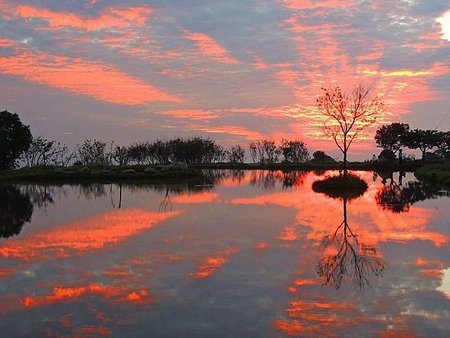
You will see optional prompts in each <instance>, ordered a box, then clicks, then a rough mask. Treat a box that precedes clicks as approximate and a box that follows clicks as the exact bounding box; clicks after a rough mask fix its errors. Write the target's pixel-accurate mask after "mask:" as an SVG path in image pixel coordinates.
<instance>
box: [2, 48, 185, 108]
mask: <svg viewBox="0 0 450 338" xmlns="http://www.w3.org/2000/svg"><path fill="white" fill-rule="evenodd" d="M0 73H3V74H9V75H15V76H19V77H22V78H24V79H25V80H27V81H31V82H36V83H39V84H44V85H47V86H49V87H54V88H58V89H62V90H65V91H68V92H71V93H76V94H80V95H84V96H88V97H92V98H94V99H97V100H100V101H106V102H112V103H117V104H126V105H135V104H145V103H149V102H158V101H168V102H181V99H180V98H177V97H176V96H172V95H170V94H168V93H166V92H164V91H162V90H160V89H158V88H156V87H154V86H153V85H151V84H148V83H146V82H144V81H143V80H140V79H138V78H135V77H132V76H130V75H128V74H126V73H124V72H122V71H120V70H119V69H117V67H115V66H114V65H112V64H107V63H103V62H93V61H87V60H83V59H80V58H69V57H64V56H53V55H46V54H43V53H32V52H27V51H25V52H22V53H21V54H19V55H16V56H9V57H0Z"/></svg>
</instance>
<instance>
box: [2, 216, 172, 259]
mask: <svg viewBox="0 0 450 338" xmlns="http://www.w3.org/2000/svg"><path fill="white" fill-rule="evenodd" d="M178 214H179V212H175V211H174V212H167V213H155V212H149V211H145V210H140V209H128V210H117V211H113V212H109V213H105V214H101V215H98V216H96V217H92V218H88V219H84V220H79V221H75V222H72V223H69V224H65V225H61V226H58V227H57V228H54V229H51V230H48V231H45V232H37V233H33V234H31V235H29V236H24V237H21V238H20V239H17V240H12V241H8V242H6V243H5V244H4V245H3V246H2V247H1V248H0V257H5V258H18V259H22V260H33V259H48V258H54V257H68V256H70V255H78V254H83V253H85V252H87V251H91V250H102V249H107V248H110V247H111V246H112V245H114V244H117V243H119V242H122V241H125V240H127V239H128V238H130V237H132V236H134V235H137V234H139V233H141V232H142V231H145V230H148V229H151V228H152V227H153V226H155V225H156V224H158V223H161V222H163V221H166V220H168V219H170V218H172V217H175V216H177V215H178Z"/></svg>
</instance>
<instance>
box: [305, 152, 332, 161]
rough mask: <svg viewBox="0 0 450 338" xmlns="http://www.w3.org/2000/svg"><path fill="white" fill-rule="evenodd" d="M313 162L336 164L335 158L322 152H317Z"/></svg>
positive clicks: (314, 154)
mask: <svg viewBox="0 0 450 338" xmlns="http://www.w3.org/2000/svg"><path fill="white" fill-rule="evenodd" d="M311 162H336V161H335V160H334V158H332V157H331V156H329V155H327V154H325V152H323V151H322V150H318V151H315V152H314V153H313V158H312V159H311Z"/></svg>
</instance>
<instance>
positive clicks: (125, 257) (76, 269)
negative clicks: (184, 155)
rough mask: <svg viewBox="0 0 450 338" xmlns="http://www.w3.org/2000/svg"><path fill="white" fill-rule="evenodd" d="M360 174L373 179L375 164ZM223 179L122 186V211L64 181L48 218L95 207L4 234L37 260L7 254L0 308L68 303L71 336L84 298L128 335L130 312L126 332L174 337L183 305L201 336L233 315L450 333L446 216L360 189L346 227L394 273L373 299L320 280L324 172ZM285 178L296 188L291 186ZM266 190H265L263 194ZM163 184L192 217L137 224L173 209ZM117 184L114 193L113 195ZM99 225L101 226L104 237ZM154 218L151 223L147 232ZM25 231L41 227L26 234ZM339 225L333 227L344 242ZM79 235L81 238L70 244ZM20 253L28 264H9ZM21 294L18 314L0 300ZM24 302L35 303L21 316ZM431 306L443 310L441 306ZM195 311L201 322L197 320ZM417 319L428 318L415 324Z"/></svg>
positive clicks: (317, 329) (328, 204) (277, 322)
mask: <svg viewBox="0 0 450 338" xmlns="http://www.w3.org/2000/svg"><path fill="white" fill-rule="evenodd" d="M361 175H362V176H363V177H364V178H365V179H366V180H367V181H371V178H372V173H362V174H361ZM216 176H217V179H216V178H214V175H213V174H210V175H209V181H207V182H206V183H208V184H209V183H211V182H215V183H216V184H215V186H212V185H207V186H200V185H198V183H195V184H193V185H188V184H180V185H176V186H172V187H170V188H168V187H167V186H165V185H161V186H159V187H154V186H151V185H144V186H141V187H139V186H127V185H124V186H123V198H124V201H125V202H126V203H125V205H126V207H127V208H128V207H130V209H122V210H119V211H113V212H111V209H112V206H111V205H110V203H109V199H110V198H109V196H105V197H104V198H100V197H96V196H95V194H88V195H89V196H86V198H82V199H80V200H78V196H79V193H80V189H79V187H67V191H68V195H69V196H68V197H67V198H66V196H63V198H61V199H60V198H57V199H55V203H54V205H51V206H50V207H49V212H48V217H49V218H51V217H54V216H55V215H54V214H53V212H54V210H55V209H56V208H61V209H62V211H61V212H63V213H67V212H69V209H67V210H66V209H64V208H77V207H78V208H81V207H82V205H83V204H82V203H84V202H85V203H88V204H90V205H92V210H91V212H93V213H94V214H93V215H90V216H87V215H83V216H82V217H81V219H80V216H79V215H77V216H76V220H75V221H74V220H73V219H72V220H71V219H70V217H67V215H64V217H60V219H59V220H58V221H57V220H55V222H54V223H55V224H52V225H51V226H48V227H45V225H43V226H41V223H42V222H45V221H43V220H44V218H43V217H44V216H43V215H41V218H40V219H39V221H36V219H34V217H33V220H32V224H31V225H32V226H28V227H27V228H26V229H27V231H25V230H24V231H23V233H22V234H21V237H20V238H15V237H14V238H10V239H8V240H4V241H2V243H0V244H1V246H0V252H1V250H2V249H5V248H6V249H7V248H8V245H12V244H8V243H16V244H18V243H21V244H22V245H21V246H18V245H16V247H17V249H19V248H21V249H23V250H22V251H21V252H22V253H23V254H24V255H25V254H26V253H27V252H29V251H30V248H31V249H33V250H32V251H34V253H35V254H36V255H35V259H33V260H29V261H18V260H16V259H10V258H3V259H2V258H0V262H1V263H3V262H7V263H8V264H11V269H10V268H3V267H1V266H0V277H2V279H3V280H2V282H3V281H5V283H6V284H5V285H9V284H7V283H10V282H14V285H11V286H7V288H8V289H7V290H8V295H6V296H5V294H1V293H0V312H2V311H3V310H4V311H8V314H7V316H10V317H11V318H12V316H15V315H16V313H18V312H17V311H21V312H20V314H21V318H25V319H26V320H27V321H28V320H29V321H30V323H32V324H29V327H33V328H35V327H37V326H39V325H41V324H39V323H41V322H42V321H43V316H44V315H45V316H46V317H47V318H49V320H50V321H52V320H53V321H54V320H55V318H60V317H61V314H62V313H61V311H66V310H67V312H70V313H72V319H73V323H71V324H67V325H68V330H69V331H68V333H67V335H70V334H71V333H73V332H75V333H76V326H77V321H79V320H81V319H80V318H82V314H81V312H82V311H80V310H79V309H80V308H81V307H82V306H89V307H90V309H89V310H88V311H86V312H87V313H89V315H91V316H93V315H92V314H93V313H94V312H98V311H102V312H104V313H103V314H101V315H100V316H99V318H97V319H96V320H93V321H92V322H91V323H90V324H89V325H91V326H92V327H94V326H98V325H101V326H102V327H104V328H105V330H109V331H108V332H111V334H114V335H119V336H120V333H121V331H117V327H115V326H114V323H115V322H116V321H118V320H126V318H128V317H132V320H130V322H129V323H125V324H123V327H124V328H127V329H128V326H127V325H130V327H133V326H134V325H139V327H142V328H143V329H148V328H149V327H152V328H155V327H158V328H161V327H163V326H165V327H166V328H165V329H164V330H166V331H164V330H163V331H161V332H163V333H164V334H165V335H167V336H179V335H180V334H179V333H180V331H177V330H181V329H182V325H183V321H181V322H180V321H177V322H174V321H173V318H175V317H177V315H178V314H180V316H181V313H182V314H183V315H184V316H185V317H183V318H186V319H185V320H184V322H189V325H193V326H192V327H193V328H192V333H193V334H197V333H198V335H201V333H205V335H207V334H206V333H212V332H214V329H217V328H218V327H221V325H226V327H227V329H228V328H229V327H230V324H233V325H234V327H235V328H237V329H235V332H236V333H240V334H235V335H236V336H249V335H252V334H251V333H253V332H254V331H251V330H257V331H255V332H259V334H261V332H263V333H264V332H265V331H264V330H267V328H268V327H269V325H270V323H272V324H273V325H274V326H275V327H274V328H273V329H275V330H276V329H278V330H279V331H277V332H276V333H274V332H272V335H274V336H276V335H281V334H283V333H286V334H290V335H297V336H305V335H316V336H317V335H322V336H323V335H330V334H335V335H340V334H342V335H345V334H354V335H357V334H358V333H360V332H366V333H367V332H370V333H371V334H373V335H378V334H380V335H382V334H398V335H400V334H410V335H413V334H416V335H426V334H427V333H428V334H429V333H430V332H437V333H443V332H445V330H448V329H450V327H448V324H447V321H448V320H447V319H446V314H447V313H448V310H449V308H448V303H446V302H445V301H446V296H445V295H444V293H445V294H447V295H449V293H450V291H449V289H450V288H449V277H450V276H449V275H450V274H449V272H448V270H449V269H447V270H445V269H446V268H447V267H448V260H447V261H446V258H447V257H448V256H446V254H445V252H446V251H447V250H448V232H447V231H445V230H443V229H441V228H440V227H439V225H436V220H439V217H440V216H439V215H438V214H437V213H436V212H435V210H434V209H433V208H431V206H428V205H427V204H418V205H414V206H412V205H411V207H410V210H409V212H408V213H407V214H406V213H403V214H401V213H396V212H393V211H391V210H389V209H385V210H383V209H382V207H381V206H379V205H377V204H376V200H375V196H376V194H377V192H378V191H379V189H381V188H382V185H381V184H380V183H379V182H378V183H377V182H375V183H374V182H371V183H370V188H369V191H368V192H367V193H366V194H365V195H364V196H363V197H361V198H359V199H357V200H352V201H351V203H349V205H348V217H349V224H350V226H351V231H352V232H353V233H354V234H355V236H357V240H358V241H360V243H359V244H361V250H369V252H368V253H369V254H370V253H371V252H370V250H372V248H374V247H375V245H377V249H378V248H379V249H380V251H382V252H383V257H384V259H385V260H386V261H387V263H388V268H387V269H386V270H385V271H384V273H383V275H384V276H383V278H382V279H378V278H373V279H372V286H373V289H370V290H368V291H367V292H366V293H364V295H363V294H362V293H360V292H359V291H358V290H357V288H355V287H354V286H353V284H351V283H343V284H342V288H341V289H340V290H339V292H337V291H336V290H334V288H329V287H328V288H327V287H324V286H323V285H322V282H323V280H322V279H321V278H320V277H319V276H317V271H316V267H317V266H316V264H317V262H318V261H319V260H320V258H321V257H322V256H321V254H325V253H326V254H327V255H331V256H334V255H335V253H334V252H333V251H327V252H324V251H322V250H321V248H320V243H321V242H322V240H323V237H324V236H325V235H330V234H333V233H335V231H336V227H337V226H338V225H339V224H340V222H341V221H342V201H340V200H330V199H329V198H327V197H325V196H323V195H321V194H317V193H314V192H313V191H311V189H310V187H311V183H312V182H313V181H314V180H316V179H317V178H318V177H317V175H314V174H313V173H309V174H307V175H305V176H303V177H300V176H302V175H300V176H295V175H291V176H289V177H287V178H288V179H287V180H285V178H286V175H283V173H282V172H280V171H276V172H272V173H268V175H264V172H256V173H255V172H250V171H248V172H244V173H243V174H242V173H239V172H238V173H234V174H233V173H231V172H229V173H226V174H221V175H216ZM255 178H256V180H258V179H259V178H260V179H261V181H260V182H256V181H255ZM291 178H292V179H291ZM285 181H287V182H288V183H289V182H298V183H299V184H293V185H292V186H290V187H289V186H288V187H286V185H285V184H284V182H285ZM267 182H269V184H266V183H267ZM105 186H106V187H108V186H107V185H105ZM189 187H190V188H189ZM266 188H267V189H269V190H262V189H266ZM168 189H169V190H170V191H169V192H170V198H171V200H172V201H176V202H177V205H176V209H181V210H185V211H186V212H183V213H182V214H180V215H178V216H177V217H173V218H171V220H170V221H169V222H167V223H164V226H155V227H152V225H151V224H146V222H142V224H140V225H139V224H137V223H139V222H134V223H133V220H134V221H136V219H139V218H142V219H147V220H148V219H149V218H148V217H141V216H145V215H147V216H150V215H154V216H155V217H156V215H161V217H163V218H164V217H166V216H167V215H170V214H171V213H170V212H169V213H159V212H158V211H157V210H158V206H159V203H160V202H161V199H163V198H164V195H165V193H166V192H167V190H168ZM109 190H110V189H105V193H106V194H107V195H108V191H109ZM47 191H48V190H47ZM84 192H87V191H83V193H84ZM417 196H418V195H417ZM88 197H91V199H90V200H89V201H87V198H88ZM116 197H117V194H116ZM436 197H437V198H438V200H437V201H434V202H436V203H438V204H439V203H441V201H442V199H443V197H440V196H436ZM211 203H212V204H211ZM174 204H175V202H174ZM146 208H151V209H152V210H153V211H147V210H146ZM104 209H106V211H104ZM124 213H125V214H124ZM101 215H109V216H110V217H109V218H111V219H112V220H113V221H112V222H109V223H108V224H106V223H107V222H106V219H107V218H105V217H101ZM113 215H118V216H117V217H113ZM71 217H72V218H73V216H71ZM45 220H46V219H45ZM128 221H129V222H128ZM82 223H85V225H83V224H82ZM147 223H151V222H147ZM96 224H97V225H98V227H99V228H101V229H103V230H104V231H103V230H102V231H99V232H98V233H97V230H96V228H97V227H96ZM136 224H137V225H136ZM158 224H159V223H158ZM153 225H156V223H153ZM151 227H152V230H151V231H146V230H145V229H150V228H151ZM29 228H33V229H34V231H29V232H28V229H29ZM139 229H141V230H142V231H141V230H139ZM122 230H123V231H122ZM143 230H145V231H143ZM341 230H342V231H341ZM344 230H345V229H342V228H341V229H338V233H337V235H339V236H338V237H339V238H338V239H342V237H343V236H344V234H345V231H344ZM347 230H349V229H347ZM349 231H350V230H349ZM43 234H47V235H49V234H53V236H52V242H49V243H47V244H52V243H53V244H52V245H50V246H45V245H44V244H45V243H43V241H40V239H43V238H44V237H45V236H44V237H43ZM67 234H70V236H69V237H68V236H67ZM75 235H78V237H79V238H78V239H76V240H74V241H73V242H72V243H69V242H70V241H71V239H74V238H75V237H74V236H75ZM83 235H84V236H83ZM97 235H98V236H97ZM47 237H49V236H47ZM59 237H61V238H59ZM347 237H348V234H347ZM348 239H349V240H350V239H351V240H353V238H348ZM22 240H23V241H22ZM25 240H26V241H25ZM362 241H364V242H365V244H366V245H365V246H363V245H362ZM64 243H66V244H67V246H64ZM40 244H43V245H42V248H40V249H39V250H38V248H37V246H39V245H40ZM350 244H352V243H350ZM52 247H53V249H55V250H57V251H58V255H55V257H56V258H57V259H53V258H50V259H48V260H47V258H48V256H49V253H51V252H52ZM353 247H354V248H355V250H357V249H356V245H354V246H353ZM10 248H11V247H10ZM91 249H92V250H91ZM93 249H96V250H95V251H93ZM358 249H359V248H358ZM88 250H89V251H88ZM349 250H351V249H350V248H349ZM357 253H358V254H359V253H361V252H359V251H357ZM366 253H367V252H362V254H366ZM16 258H17V257H16ZM40 258H46V259H40ZM15 262H17V263H18V264H20V266H14V265H13V264H15ZM19 270H20V271H21V272H25V271H29V272H32V276H31V274H30V276H27V277H25V275H24V273H18V272H19ZM442 271H445V273H444V274H442ZM16 281H17V282H18V283H17V284H16V283H15V282H16ZM440 284H442V285H441V286H440V287H439V285H440ZM16 285H17V286H16ZM438 287H439V288H438ZM436 288H438V290H439V291H442V292H443V293H441V292H436ZM147 290H148V291H147ZM8 297H9V298H8ZM153 297H154V298H153ZM152 299H154V300H155V302H153V303H152ZM262 299H264V304H263V303H262ZM12 301H14V302H15V304H16V305H15V306H16V307H15V308H14V309H12V308H5V306H6V307H8V306H9V305H5V306H3V305H2V304H3V303H4V304H6V303H12ZM21 302H22V303H21ZM25 303H26V304H28V305H29V306H30V307H31V308H34V310H31V311H30V310H27V311H26V309H24V308H23V305H24V304H25ZM149 303H151V304H149ZM139 304H144V306H140V305H139ZM145 304H149V305H148V306H147V305H145ZM430 304H431V305H430ZM435 304H437V305H438V307H439V309H433V307H435ZM136 305H139V306H136ZM2 306H3V310H2V309H1V307H2ZM41 306H42V308H41V309H38V307H41ZM187 309H188V310H189V311H186V310H187ZM283 309H284V310H283ZM13 310H14V311H16V312H14V311H13ZM37 311H41V312H39V313H37ZM41 313H42V314H41ZM44 313H45V314H44ZM235 314H236V315H235ZM2 316H3V314H2ZM10 317H8V318H10ZM200 317H201V318H202V323H201V325H204V326H201V325H200V324H198V326H195V323H196V320H197V319H198V318H200ZM3 318H4V317H0V319H3ZM104 318H107V319H104ZM123 318H125V319H123ZM11 322H12V321H11ZM413 322H414V323H419V324H414V325H411V323H413ZM168 323H170V325H168ZM192 323H194V324H192ZM236 323H239V324H242V325H235V324H236ZM424 323H426V325H425V324H424ZM55 325H56V324H55ZM159 325H160V326H161V327H160V326H159ZM206 325H207V327H208V329H205V327H206ZM249 327H251V329H249ZM197 330H198V331H197ZM200 330H211V331H200ZM245 330H248V331H245ZM55 332H56V331H55ZM61 332H62V331H61ZM105 332H106V331H105ZM177 333H178V334H177ZM210 335H212V334H210ZM437 336H439V335H437Z"/></svg>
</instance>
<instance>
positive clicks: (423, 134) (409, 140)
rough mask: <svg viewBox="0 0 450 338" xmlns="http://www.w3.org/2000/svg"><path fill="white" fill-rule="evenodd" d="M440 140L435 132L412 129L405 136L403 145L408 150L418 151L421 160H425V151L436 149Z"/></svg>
mask: <svg viewBox="0 0 450 338" xmlns="http://www.w3.org/2000/svg"><path fill="white" fill-rule="evenodd" d="M440 140H441V138H440V135H439V132H438V131H437V130H422V129H414V130H411V131H410V132H409V133H408V134H407V135H406V136H405V140H404V144H405V146H406V147H408V148H410V149H419V150H420V151H421V153H422V159H425V154H426V152H427V150H430V149H433V148H435V147H438V146H439V144H440Z"/></svg>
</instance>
